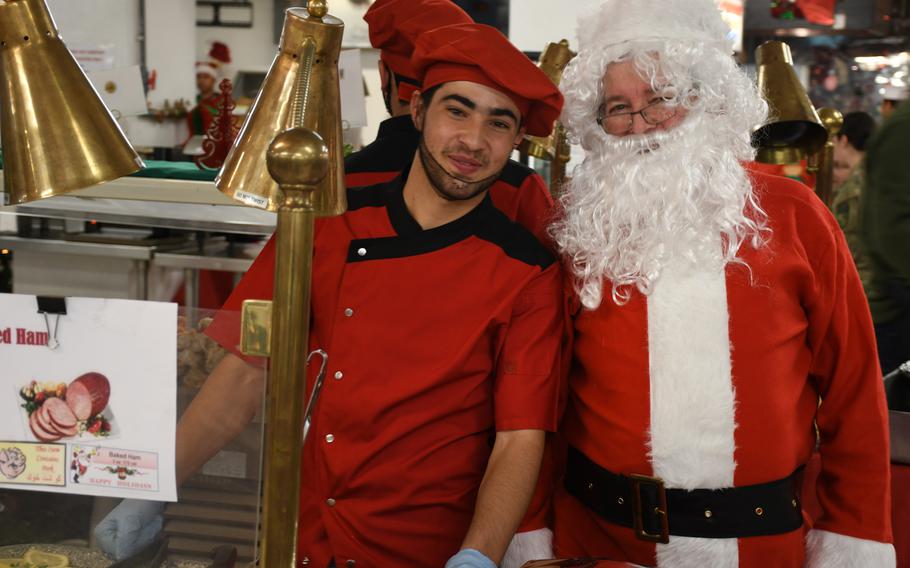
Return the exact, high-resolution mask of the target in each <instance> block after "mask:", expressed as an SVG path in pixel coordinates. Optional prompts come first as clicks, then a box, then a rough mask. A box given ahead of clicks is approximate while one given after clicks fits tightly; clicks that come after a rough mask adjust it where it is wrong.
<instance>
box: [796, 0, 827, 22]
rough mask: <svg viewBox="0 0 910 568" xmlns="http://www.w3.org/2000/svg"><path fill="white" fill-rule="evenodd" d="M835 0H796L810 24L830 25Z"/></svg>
mask: <svg viewBox="0 0 910 568" xmlns="http://www.w3.org/2000/svg"><path fill="white" fill-rule="evenodd" d="M834 2H835V0H796V5H797V6H798V7H799V9H800V11H802V13H803V17H804V18H806V20H808V21H809V23H812V24H819V25H822V26H831V25H833V24H834Z"/></svg>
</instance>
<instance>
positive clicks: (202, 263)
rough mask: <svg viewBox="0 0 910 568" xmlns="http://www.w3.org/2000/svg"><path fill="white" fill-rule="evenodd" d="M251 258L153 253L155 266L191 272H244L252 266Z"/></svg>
mask: <svg viewBox="0 0 910 568" xmlns="http://www.w3.org/2000/svg"><path fill="white" fill-rule="evenodd" d="M253 260H254V259H252V258H228V257H225V256H200V255H195V254H185V253H173V252H159V253H155V265H156V266H163V267H167V268H189V269H192V270H223V271H225V272H246V271H247V270H249V269H250V265H252V264H253Z"/></svg>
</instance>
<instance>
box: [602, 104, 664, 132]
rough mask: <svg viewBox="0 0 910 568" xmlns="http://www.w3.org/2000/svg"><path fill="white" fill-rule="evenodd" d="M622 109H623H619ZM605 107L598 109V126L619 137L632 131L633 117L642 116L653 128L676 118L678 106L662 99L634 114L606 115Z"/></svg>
mask: <svg viewBox="0 0 910 568" xmlns="http://www.w3.org/2000/svg"><path fill="white" fill-rule="evenodd" d="M619 108H622V107H619ZM605 110H606V109H605V108H604V105H600V108H598V109H597V124H599V125H600V127H601V128H603V129H604V131H605V132H606V133H607V134H613V135H619V134H625V133H627V132H629V131H630V130H632V117H634V116H635V115H636V114H640V115H641V119H642V120H644V121H645V122H646V123H647V124H650V125H651V126H657V125H658V124H661V123H663V122H666V121H668V120H670V119H671V118H673V117H674V116H676V110H677V105H676V104H675V103H671V102H670V101H666V100H664V99H660V100H657V101H654V102H653V103H651V104H649V105H648V106H646V107H644V108H642V109H640V110H636V111H634V112H609V113H605Z"/></svg>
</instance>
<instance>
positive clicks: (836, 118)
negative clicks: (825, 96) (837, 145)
mask: <svg viewBox="0 0 910 568" xmlns="http://www.w3.org/2000/svg"><path fill="white" fill-rule="evenodd" d="M818 118H820V119H821V121H822V126H824V127H825V130H827V131H828V137H829V138H833V137H834V136H836V135H837V133H838V132H840V129H841V128H842V127H843V126H844V115H843V114H841V112H840V111H839V110H837V109H833V108H828V107H822V108H820V109H818Z"/></svg>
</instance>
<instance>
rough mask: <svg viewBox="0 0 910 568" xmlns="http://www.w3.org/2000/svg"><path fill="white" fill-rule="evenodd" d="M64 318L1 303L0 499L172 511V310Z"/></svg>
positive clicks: (102, 307) (14, 297) (92, 306)
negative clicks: (40, 496) (134, 504)
mask: <svg viewBox="0 0 910 568" xmlns="http://www.w3.org/2000/svg"><path fill="white" fill-rule="evenodd" d="M66 312H67V313H66V315H61V316H59V319H58V316H56V315H52V314H48V315H47V323H46V322H45V315H44V314H40V313H38V305H37V300H36V298H35V296H27V295H19V294H0V367H2V372H0V488H2V489H24V490H33V491H47V492H57V493H75V494H82V495H98V496H105V497H132V498H137V499H150V500H156V501H176V500H177V490H176V481H175V477H174V440H175V436H176V419H177V361H176V359H177V343H176V342H177V339H176V338H177V305H176V304H167V303H160V302H139V301H132V300H105V299H96V298H66ZM55 328H56V332H55ZM55 338H56V342H58V345H57V347H56V348H55V349H51V348H50V347H49V346H48V343H49V342H50V343H51V344H53V342H54V341H55Z"/></svg>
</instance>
